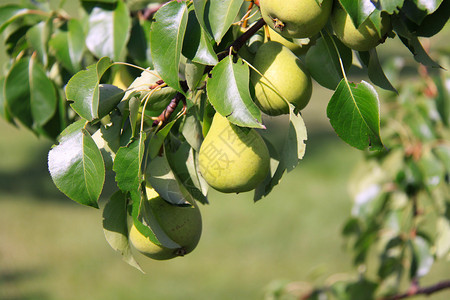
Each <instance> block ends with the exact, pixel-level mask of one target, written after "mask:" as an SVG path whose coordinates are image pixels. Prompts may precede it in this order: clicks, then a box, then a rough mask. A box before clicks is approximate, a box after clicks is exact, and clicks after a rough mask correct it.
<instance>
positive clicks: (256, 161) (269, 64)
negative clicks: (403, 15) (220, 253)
mask: <svg viewBox="0 0 450 300" xmlns="http://www.w3.org/2000/svg"><path fill="white" fill-rule="evenodd" d="M318 2H319V1H317V0H302V1H298V0H285V1H279V0H260V1H259V4H260V11H261V15H262V17H263V19H264V21H265V22H266V23H267V25H268V33H269V37H270V38H267V34H264V39H263V41H262V42H261V41H259V42H258V43H257V47H254V45H255V43H253V44H247V47H243V48H241V51H240V52H239V54H241V56H242V57H244V58H245V59H246V60H248V61H250V62H251V64H252V65H253V67H254V69H256V70H257V71H256V70H254V69H252V71H251V75H250V80H251V83H252V86H253V88H254V90H252V92H253V99H254V101H255V103H256V104H257V105H258V107H259V108H260V109H261V111H262V112H264V113H265V114H267V115H270V116H279V115H282V114H288V113H289V112H290V106H291V105H292V106H293V107H294V108H295V111H296V112H298V111H301V110H302V109H304V108H305V107H306V106H307V104H308V103H309V101H310V98H311V94H312V80H311V77H310V75H309V73H308V70H307V68H306V66H305V64H304V63H303V62H302V58H301V57H302V55H304V54H305V53H306V51H308V49H309V48H310V47H311V41H314V39H315V38H317V36H318V35H319V32H320V31H321V30H322V29H323V28H324V27H325V25H326V24H327V23H328V22H329V21H330V24H331V26H332V28H333V30H334V32H335V34H336V36H337V37H338V38H339V39H340V40H341V41H342V43H344V44H345V45H346V46H347V47H349V48H351V49H353V50H357V51H368V50H370V49H371V48H373V47H376V46H377V45H378V44H379V43H381V42H382V41H383V40H384V39H385V38H386V35H387V33H388V32H389V31H390V30H391V24H390V19H389V16H388V15H382V17H381V22H380V30H377V29H376V27H375V25H374V23H373V22H372V20H371V19H370V18H369V19H367V20H366V21H365V22H364V23H362V24H361V25H360V26H359V27H358V28H356V27H355V26H354V23H353V21H352V20H351V18H350V16H349V15H348V14H347V13H346V11H345V10H344V9H343V8H342V7H341V5H340V3H339V1H337V0H335V1H333V0H323V1H322V2H321V4H319V3H318ZM240 31H241V32H242V28H241V29H240ZM305 41H306V42H305ZM308 41H309V43H308ZM255 48H256V50H255ZM252 53H253V56H251V54H252ZM269 164H270V158H269V152H268V150H267V147H266V145H265V143H264V141H263V139H262V138H261V137H260V136H259V134H258V133H257V132H256V131H255V130H254V129H249V128H240V127H239V126H236V125H234V124H232V123H230V122H229V121H228V120H227V118H225V117H223V116H222V115H220V114H219V113H216V115H215V116H214V118H213V122H212V125H211V128H210V130H209V132H208V134H207V135H206V137H205V140H204V141H203V144H202V146H201V148H200V152H199V165H200V172H201V174H202V176H203V177H204V179H205V180H206V181H207V182H208V184H209V185H210V186H212V187H213V188H215V189H216V190H218V191H221V192H224V193H239V192H246V191H250V190H252V189H254V188H256V187H257V186H258V185H259V184H260V183H261V182H262V181H263V180H264V179H265V178H266V176H267V174H268V172H269Z"/></svg>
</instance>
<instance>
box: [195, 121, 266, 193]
mask: <svg viewBox="0 0 450 300" xmlns="http://www.w3.org/2000/svg"><path fill="white" fill-rule="evenodd" d="M198 159H199V166H200V173H201V174H202V176H203V178H204V179H205V180H206V182H207V183H208V184H209V185H210V186H211V187H213V188H214V189H216V190H218V191H220V192H223V193H239V192H247V191H250V190H252V189H254V188H256V187H257V186H258V184H260V183H261V182H262V181H263V180H264V178H265V177H266V175H267V174H268V172H269V162H270V158H269V150H268V149H267V146H266V144H265V143H264V141H263V139H262V138H261V136H260V135H259V134H258V133H257V132H256V131H255V130H254V129H250V128H242V127H239V126H237V125H234V124H232V123H230V122H229V121H228V120H227V118H225V117H223V116H222V115H220V114H219V113H216V114H215V115H214V118H213V122H212V124H211V128H210V129H209V131H208V134H207V135H206V138H205V140H204V141H203V143H202V146H201V147H200V152H199V156H198Z"/></svg>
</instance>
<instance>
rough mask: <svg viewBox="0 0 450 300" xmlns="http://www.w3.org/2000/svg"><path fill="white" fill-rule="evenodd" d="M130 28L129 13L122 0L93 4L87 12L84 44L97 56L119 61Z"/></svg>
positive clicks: (122, 56) (121, 57) (122, 54)
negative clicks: (111, 3) (86, 29)
mask: <svg viewBox="0 0 450 300" xmlns="http://www.w3.org/2000/svg"><path fill="white" fill-rule="evenodd" d="M130 29H131V20H130V15H129V11H128V8H127V6H126V4H125V3H124V2H123V1H117V4H115V5H103V6H101V5H100V6H95V7H93V8H92V10H91V11H90V12H89V32H88V34H87V36H86V46H87V48H88V49H89V50H90V51H91V52H92V53H93V54H94V55H96V56H97V57H103V56H107V57H110V58H111V59H113V60H114V61H120V60H121V59H123V58H124V54H125V53H124V52H125V49H126V44H127V41H128V38H129V35H130Z"/></svg>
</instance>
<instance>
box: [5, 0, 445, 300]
mask: <svg viewBox="0 0 450 300" xmlns="http://www.w3.org/2000/svg"><path fill="white" fill-rule="evenodd" d="M151 2H153V1H127V2H125V1H123V0H110V1H106V0H105V1H87V0H86V1H81V9H80V11H79V16H78V17H75V16H71V15H69V14H68V13H67V12H65V11H64V10H63V9H62V6H63V4H64V1H62V2H61V3H60V6H59V7H57V8H56V9H55V8H53V7H51V6H50V5H49V4H48V3H46V2H30V3H26V4H10V5H4V6H1V7H0V33H3V36H4V44H5V46H6V51H7V54H8V56H9V58H10V60H9V61H8V64H7V66H6V69H7V70H6V72H5V74H4V76H3V77H0V83H1V85H0V86H1V93H0V95H1V96H0V114H1V116H2V117H3V118H4V119H5V120H7V121H8V122H10V123H11V124H17V123H20V124H22V125H24V126H25V127H27V128H28V129H30V130H32V131H33V132H34V133H36V134H37V135H43V136H48V137H50V138H52V139H56V138H57V137H58V138H57V141H58V143H57V144H56V145H55V146H54V147H53V148H52V149H51V150H50V152H49V156H48V164H49V171H50V174H51V176H52V179H53V181H54V183H55V185H56V186H57V187H58V188H59V189H60V190H61V191H62V192H63V193H65V194H66V195H67V196H68V197H70V198H71V199H73V200H74V201H77V202H78V203H81V204H83V205H88V206H92V207H98V198H99V196H100V194H101V191H102V189H103V185H104V181H105V170H106V171H111V172H113V173H114V174H115V180H116V183H117V190H118V191H117V193H116V194H114V196H113V197H112V198H111V200H110V202H108V204H107V205H106V207H104V208H102V209H103V216H104V228H105V235H106V238H107V240H108V242H109V243H110V244H111V246H112V247H113V248H114V249H115V250H118V251H120V252H121V253H122V254H123V256H124V259H125V260H126V261H127V262H128V263H130V264H131V265H133V266H135V267H137V268H139V266H138V264H137V262H136V261H135V260H134V258H133V254H132V251H131V249H130V246H129V243H128V230H127V228H128V227H129V222H130V219H131V220H132V221H131V222H133V223H134V224H135V225H136V227H138V228H143V229H142V231H141V233H144V234H145V235H146V236H147V237H148V238H149V239H150V240H152V241H155V243H156V244H162V245H163V246H168V244H170V243H171V242H172V241H171V240H170V238H168V237H163V238H162V239H161V240H159V239H158V238H157V237H156V234H155V232H154V230H155V228H151V226H149V225H147V224H143V223H142V222H141V220H142V219H143V214H144V213H145V212H144V211H145V209H142V210H141V207H145V201H146V200H147V199H146V195H145V186H146V184H151V185H152V187H153V188H154V189H155V190H156V191H157V192H158V194H160V195H161V196H162V197H163V198H164V199H165V200H166V201H168V202H170V203H172V204H174V205H187V204H189V203H190V204H192V205H195V202H197V201H198V202H200V203H203V204H206V203H208V198H207V190H208V185H207V183H206V182H205V180H204V178H203V176H202V174H201V172H200V166H199V162H198V156H199V151H200V146H201V144H202V142H203V139H204V137H205V136H206V134H207V133H208V131H209V127H210V125H211V122H212V118H213V115H214V114H215V113H218V114H221V115H222V116H224V117H226V118H227V120H228V121H229V122H230V123H233V124H234V125H237V126H240V127H241V128H242V129H243V130H244V131H246V132H250V131H251V132H253V131H255V130H257V132H258V133H259V134H260V135H261V136H262V138H263V139H264V142H265V144H266V146H267V148H268V150H269V153H270V165H271V168H270V171H269V173H268V174H267V176H266V178H265V179H264V180H263V181H262V182H261V183H260V184H259V185H258V186H256V187H255V188H254V200H255V201H257V200H260V199H261V198H263V197H265V196H267V195H268V194H269V193H270V192H271V190H272V189H273V188H274V187H275V186H276V185H277V184H278V183H279V181H280V180H281V178H282V176H283V175H284V173H285V172H289V171H291V170H293V169H294V168H295V167H296V165H297V164H298V162H299V160H300V159H302V158H303V155H304V152H305V140H306V139H307V133H306V127H305V124H304V122H303V120H302V117H301V114H300V112H299V111H298V109H297V108H296V107H294V106H293V105H292V106H291V107H290V112H289V113H287V114H284V115H281V116H278V117H270V116H267V115H265V114H263V113H261V111H260V109H259V108H258V106H257V105H256V104H255V103H254V101H253V100H254V97H255V93H254V92H255V91H254V87H253V85H252V83H251V81H250V74H251V73H252V72H257V73H258V74H260V75H262V74H261V73H263V70H257V69H255V68H254V67H253V66H252V65H251V62H252V57H253V56H254V54H255V53H256V52H257V49H258V47H259V45H260V44H261V43H262V42H263V40H264V39H263V38H262V37H263V36H265V35H267V34H266V33H265V31H264V29H262V28H263V26H264V25H265V22H264V21H263V20H262V19H261V13H260V11H259V7H258V5H259V2H260V1H244V0H227V1H206V0H194V1H170V2H167V3H165V4H159V3H151ZM261 2H262V1H261ZM316 2H317V3H318V4H321V3H322V1H319V0H317V1H316ZM339 3H340V5H341V6H342V7H343V8H344V9H345V11H346V13H347V14H348V15H349V16H350V18H351V20H352V21H353V24H354V25H355V27H356V28H358V27H359V25H361V24H363V23H364V24H366V23H367V22H368V21H370V22H371V23H372V25H373V27H374V28H375V30H376V31H377V34H378V35H379V37H380V39H382V40H383V39H386V38H387V37H386V36H382V34H381V16H382V15H383V18H386V16H387V18H388V19H389V21H390V23H391V24H392V29H393V30H392V31H391V32H389V34H388V36H389V37H391V38H398V39H400V40H401V42H402V43H403V44H404V45H405V46H406V47H407V49H408V50H410V51H411V53H412V54H413V56H414V59H415V60H416V61H417V62H418V63H420V64H422V65H423V66H425V67H430V68H440V65H439V64H438V63H437V62H435V61H434V60H433V59H432V58H430V57H429V55H428V54H427V52H426V51H425V49H424V48H423V47H422V45H421V43H420V40H419V37H430V36H433V35H436V34H438V33H439V31H440V30H441V29H442V28H443V26H444V25H445V23H446V21H445V20H448V14H449V11H450V9H449V4H448V3H449V2H446V1H442V0H441V1H412V0H384V1H379V2H377V3H374V2H373V1H344V0H340V1H339ZM339 3H338V1H335V3H334V5H335V6H337V5H339ZM254 4H257V5H254ZM248 24H252V25H250V26H248ZM236 32H243V34H236ZM291 42H294V43H297V42H298V44H300V45H304V43H305V41H304V40H303V41H297V40H296V39H294V40H291ZM307 43H308V44H309V46H310V48H309V49H308V51H307V53H306V54H303V55H301V56H300V57H299V58H298V61H300V63H302V64H305V65H306V68H307V69H308V71H309V73H310V75H311V77H312V78H313V79H314V80H315V81H316V82H317V83H318V84H319V85H322V86H323V87H325V88H328V89H332V90H334V94H333V96H332V97H331V99H330V100H329V104H328V108H327V116H328V118H329V119H330V123H331V125H332V126H333V128H334V130H335V131H336V133H337V135H338V136H339V137H340V138H341V139H342V140H344V141H345V142H346V143H348V144H350V145H351V146H353V147H355V148H358V149H361V150H365V149H370V150H375V151H378V152H376V153H375V152H370V153H368V154H367V161H366V163H367V165H368V166H369V168H365V169H363V171H361V172H362V175H358V176H356V178H357V183H355V184H354V186H355V188H354V190H353V191H354V197H355V208H354V211H353V212H354V217H353V218H352V219H351V220H349V221H348V222H347V223H346V226H345V229H344V235H346V236H349V237H352V238H353V239H354V246H353V251H354V253H355V265H362V264H365V263H366V260H367V259H368V257H369V253H371V251H373V248H374V247H375V245H377V244H380V243H381V244H382V246H383V247H384V252H382V253H381V256H380V257H381V259H380V266H379V267H378V279H377V280H372V279H366V278H365V277H363V278H364V279H360V280H358V281H355V282H350V283H339V284H336V285H334V286H331V287H329V289H327V292H331V293H332V294H334V295H335V296H336V297H337V298H351V299H358V298H361V296H360V295H361V293H364V295H366V296H365V298H368V297H370V296H371V295H372V296H373V295H375V293H380V294H382V295H385V294H389V293H392V292H396V290H395V287H397V286H398V284H397V283H398V282H397V281H398V280H400V279H401V278H402V276H403V274H404V273H405V272H409V279H410V280H412V281H414V280H416V279H417V278H419V277H421V276H423V275H425V274H426V273H427V271H428V270H429V268H430V266H431V264H432V263H433V260H434V259H435V258H444V257H446V256H447V255H448V252H449V247H448V230H449V216H448V194H449V193H448V176H449V175H448V174H449V169H450V167H449V166H448V163H449V160H450V159H449V157H450V154H449V148H448V144H446V143H444V142H442V143H441V142H436V141H441V140H444V141H445V140H448V137H449V136H448V131H447V130H448V125H449V111H448V105H449V104H448V101H449V98H448V97H449V96H448V90H447V87H446V84H447V83H446V81H445V80H443V79H442V78H441V79H435V80H436V83H434V84H433V85H432V84H428V85H427V86H426V87H427V88H430V86H433V87H434V88H435V90H433V92H432V93H431V94H430V92H429V93H424V89H423V88H422V87H420V88H416V86H413V88H409V87H394V85H393V84H391V82H390V81H389V80H388V77H387V76H386V75H385V73H384V70H383V68H382V67H381V65H380V62H379V59H378V57H377V52H376V48H372V49H370V50H369V51H363V52H361V51H352V49H350V48H348V47H347V46H345V45H344V44H343V43H342V42H341V41H340V40H339V39H338V37H336V36H335V35H334V33H333V30H332V28H331V26H330V22H328V24H327V25H326V26H325V27H324V28H323V29H322V30H321V32H320V33H319V34H317V35H315V36H311V37H309V39H308V41H307ZM352 53H353V54H356V55H353V54H352ZM353 57H356V58H357V59H358V61H359V63H360V64H361V65H362V66H364V69H363V70H364V71H365V72H366V75H367V76H366V77H367V80H362V81H361V82H350V81H349V79H348V76H347V72H348V70H349V69H350V68H351V66H352V65H353V64H357V62H355V61H353ZM430 78H431V77H426V79H427V80H428V81H430V80H431V79H430ZM369 80H370V81H371V82H372V84H374V85H376V86H378V87H380V88H382V89H386V90H390V91H394V92H397V90H398V91H399V93H398V95H396V96H393V97H392V99H393V100H391V101H388V102H387V103H386V107H391V106H393V107H394V109H391V110H389V112H388V113H387V114H386V116H384V117H383V124H382V125H383V126H381V125H380V118H381V116H380V110H381V108H380V100H379V95H378V93H377V91H376V89H375V88H374V87H373V85H372V84H371V83H369V82H368V81H369ZM428 81H425V82H427V83H429V82H428ZM269 85H272V86H271V89H273V90H274V91H275V93H277V94H279V95H280V96H281V98H285V97H284V96H283V95H282V94H283V91H281V90H280V88H279V87H277V86H273V84H270V83H269ZM408 93H409V94H408ZM404 95H406V96H404ZM424 95H425V96H424ZM424 97H425V98H424ZM411 99H416V101H411ZM421 99H422V100H421ZM430 99H433V101H431V100H430ZM284 100H286V99H284ZM380 127H383V128H384V127H385V128H386V132H387V134H386V133H385V134H384V138H383V140H382V138H381V132H380ZM405 141H406V142H405ZM249 148H251V147H249ZM216 154H217V155H219V154H220V153H219V152H218V153H216ZM392 163H395V164H394V165H395V168H394V169H393V168H391V167H389V168H388V167H387V166H390V164H392ZM423 199H428V200H423ZM144 218H145V216H144ZM405 220H406V221H405ZM405 223H406V224H407V225H405ZM422 223H424V224H425V225H423V226H424V228H428V227H429V226H431V228H436V229H437V232H438V235H439V236H431V235H430V232H429V229H427V230H428V233H427V230H425V229H423V228H422ZM402 226H406V227H402ZM380 232H382V233H383V235H382V234H380ZM386 232H388V233H386ZM166 239H167V240H168V241H167V243H166V241H165V240H166ZM169 248H170V247H169ZM432 251H435V252H432ZM407 260H409V262H408V264H407V265H405V261H407ZM362 275H364V274H362ZM392 278H393V279H394V284H392V285H390V283H391V280H392ZM395 280H397V281H395ZM320 293H321V292H320V291H319V290H317V291H316V290H314V291H313V293H312V294H311V297H310V298H313V297H320V295H319V294H320ZM314 295H316V296H314Z"/></svg>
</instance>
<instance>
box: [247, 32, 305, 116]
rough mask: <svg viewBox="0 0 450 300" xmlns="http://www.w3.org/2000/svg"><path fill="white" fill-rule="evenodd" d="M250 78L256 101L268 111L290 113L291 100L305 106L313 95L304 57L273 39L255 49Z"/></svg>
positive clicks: (299, 106)
mask: <svg viewBox="0 0 450 300" xmlns="http://www.w3.org/2000/svg"><path fill="white" fill-rule="evenodd" d="M253 66H254V67H255V68H256V69H257V70H258V72H256V71H252V73H251V82H252V83H253V85H254V87H255V102H256V104H257V105H258V106H259V108H260V109H261V110H262V111H263V112H265V113H266V114H268V115H271V116H277V115H281V114H288V113H289V104H288V102H289V103H292V104H293V105H294V106H295V108H296V110H297V111H299V110H302V109H303V108H305V107H306V105H307V104H308V103H309V100H310V99H311V94H312V81H311V77H310V75H309V73H308V71H307V70H306V67H305V65H304V64H303V63H302V62H301V60H300V59H299V58H298V57H297V56H296V55H295V54H294V53H292V51H291V50H289V49H288V48H287V47H285V46H283V45H282V44H280V43H278V42H274V41H270V42H267V43H264V44H263V45H262V46H261V47H260V48H259V49H258V52H257V53H256V56H255V58H254V60H253Z"/></svg>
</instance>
